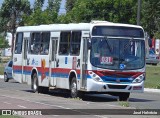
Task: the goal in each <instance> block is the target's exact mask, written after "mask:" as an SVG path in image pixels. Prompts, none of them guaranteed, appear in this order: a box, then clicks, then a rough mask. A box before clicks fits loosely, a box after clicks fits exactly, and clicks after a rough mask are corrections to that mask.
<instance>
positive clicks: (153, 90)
mask: <svg viewBox="0 0 160 118" xmlns="http://www.w3.org/2000/svg"><path fill="white" fill-rule="evenodd" d="M3 78H4V76H3V75H0V79H3ZM144 91H145V92H154V93H160V89H151V88H144Z"/></svg>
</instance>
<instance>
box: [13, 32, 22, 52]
mask: <svg viewBox="0 0 160 118" xmlns="http://www.w3.org/2000/svg"><path fill="white" fill-rule="evenodd" d="M20 34H21V36H20V37H19V35H20ZM22 45H23V32H18V33H17V34H16V41H15V50H14V53H15V54H21V53H22Z"/></svg>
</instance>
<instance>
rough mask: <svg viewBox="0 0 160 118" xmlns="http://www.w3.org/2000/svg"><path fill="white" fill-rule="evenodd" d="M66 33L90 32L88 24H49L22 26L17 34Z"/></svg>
mask: <svg viewBox="0 0 160 118" xmlns="http://www.w3.org/2000/svg"><path fill="white" fill-rule="evenodd" d="M61 30H62V31H67V30H90V23H77V24H76V23H70V24H50V25H38V26H22V27H18V28H17V32H31V31H33V32H36V31H37V32H38V31H61Z"/></svg>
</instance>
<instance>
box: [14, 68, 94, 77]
mask: <svg viewBox="0 0 160 118" xmlns="http://www.w3.org/2000/svg"><path fill="white" fill-rule="evenodd" d="M14 73H15V74H22V71H20V70H14ZM23 74H25V75H31V71H24V72H23ZM41 75H42V73H41V72H38V76H41ZM45 75H46V76H49V72H46V73H45ZM68 76H69V74H66V73H52V74H51V77H62V78H68ZM87 78H88V79H90V78H91V76H90V75H87ZM77 79H80V74H78V75H77Z"/></svg>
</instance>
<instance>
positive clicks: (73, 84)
mask: <svg viewBox="0 0 160 118" xmlns="http://www.w3.org/2000/svg"><path fill="white" fill-rule="evenodd" d="M70 90H71V97H72V98H76V97H77V96H78V90H77V81H76V78H75V77H73V78H72V81H71V85H70Z"/></svg>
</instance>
